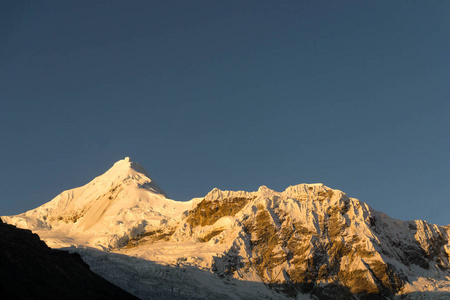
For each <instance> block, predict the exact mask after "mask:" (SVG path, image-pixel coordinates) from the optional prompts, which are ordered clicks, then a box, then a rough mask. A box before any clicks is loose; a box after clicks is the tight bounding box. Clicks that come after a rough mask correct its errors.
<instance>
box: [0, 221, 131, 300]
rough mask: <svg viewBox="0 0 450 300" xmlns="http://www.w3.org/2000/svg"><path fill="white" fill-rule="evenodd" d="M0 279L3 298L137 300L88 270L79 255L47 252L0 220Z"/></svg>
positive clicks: (34, 238)
mask: <svg viewBox="0 0 450 300" xmlns="http://www.w3.org/2000/svg"><path fill="white" fill-rule="evenodd" d="M0 278H1V280H0V297H1V298H2V299H137V298H136V297H134V296H132V295H131V294H129V293H127V292H125V291H124V290H122V289H120V288H118V287H117V286H114V285H113V284H111V283H110V282H108V281H106V280H105V279H103V278H102V277H100V276H98V275H97V274H95V273H94V272H92V271H90V270H89V266H88V265H86V264H85V263H84V262H83V261H82V260H81V258H80V256H79V255H78V254H69V253H68V252H65V251H60V250H53V249H50V248H48V247H47V245H45V243H44V242H42V241H41V240H40V239H39V237H38V236H37V235H35V234H32V233H31V232H30V231H29V230H23V229H18V228H16V227H14V226H12V225H8V224H4V223H2V222H1V220H0ZM80 287H82V288H80Z"/></svg>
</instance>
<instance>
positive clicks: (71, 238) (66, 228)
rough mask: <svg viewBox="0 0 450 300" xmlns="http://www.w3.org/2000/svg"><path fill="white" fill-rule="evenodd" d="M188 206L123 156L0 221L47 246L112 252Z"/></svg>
mask: <svg viewBox="0 0 450 300" xmlns="http://www.w3.org/2000/svg"><path fill="white" fill-rule="evenodd" d="M191 205H192V203H191V202H177V201H173V200H170V199H167V196H166V194H165V193H164V192H163V191H162V190H161V189H160V188H159V187H158V185H156V183H155V182H154V181H153V180H152V179H151V178H150V176H149V175H148V173H147V172H146V171H145V170H144V168H143V167H142V166H140V165H139V164H137V163H134V162H131V161H130V159H129V158H128V157H126V158H125V159H123V160H120V161H118V162H117V163H115V164H114V166H112V167H111V168H110V169H109V170H108V171H107V172H106V173H104V174H103V175H101V176H98V177H96V178H95V179H93V180H92V181H91V182H89V183H88V184H86V185H84V186H82V187H79V188H74V189H71V190H67V191H64V192H62V193H61V194H59V195H58V196H56V197H55V198H54V199H53V200H51V201H50V202H48V203H46V204H44V205H42V206H40V207H38V208H36V209H33V210H30V211H27V212H25V213H23V214H20V215H17V216H14V217H3V219H4V221H5V222H7V223H10V224H12V225H16V226H17V227H19V228H26V229H31V230H33V231H34V232H36V233H38V234H39V235H40V236H41V237H42V238H44V239H45V240H46V242H47V243H48V244H49V245H50V246H51V247H56V246H59V247H61V246H70V245H87V246H91V247H100V248H105V249H109V248H117V247H121V246H123V245H124V244H126V243H127V242H128V239H129V238H130V237H133V236H136V235H139V234H142V233H143V232H146V231H149V230H152V229H156V228H159V226H160V225H161V224H162V223H164V222H168V223H170V222H172V221H174V219H176V218H179V216H180V215H181V213H182V212H183V211H185V210H187V209H189V208H190V207H191Z"/></svg>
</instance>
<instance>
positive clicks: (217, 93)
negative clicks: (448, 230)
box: [0, 0, 450, 225]
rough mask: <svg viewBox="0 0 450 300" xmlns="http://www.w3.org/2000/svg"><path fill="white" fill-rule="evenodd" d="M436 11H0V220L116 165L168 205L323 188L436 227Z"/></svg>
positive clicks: (341, 6)
mask: <svg viewBox="0 0 450 300" xmlns="http://www.w3.org/2000/svg"><path fill="white" fill-rule="evenodd" d="M449 15H450V2H449V1H264V0H258V1H20V2H19V1H2V2H1V4H0V138H1V139H0V141H1V144H0V145H1V147H0V157H1V158H2V159H1V160H0V168H1V172H0V182H1V193H0V215H11V214H18V213H21V212H24V211H26V210H29V209H32V208H35V207H37V206H40V205H42V204H44V203H46V202H48V201H50V200H51V199H52V198H54V197H55V196H56V195H58V194H59V193H61V192H62V191H63V190H67V189H70V188H74V187H78V186H82V185H84V184H86V183H88V182H89V181H90V180H92V179H93V178H94V177H96V176H98V175H100V174H102V173H104V172H105V171H106V170H108V169H109V168H110V167H111V166H112V165H113V164H114V163H115V162H116V161H118V160H120V159H123V158H124V157H126V156H129V157H131V160H133V161H135V162H138V163H140V164H141V165H142V166H143V167H144V168H145V169H146V170H147V171H148V172H149V174H150V176H151V177H152V178H153V179H154V180H155V181H156V183H157V184H158V185H159V186H160V187H161V188H162V189H163V190H164V191H165V192H166V193H167V194H168V195H169V197H170V198H172V199H175V200H189V199H191V198H194V197H202V196H204V195H206V194H207V193H208V192H209V191H210V190H212V189H213V188H215V187H217V188H220V189H223V190H247V191H255V190H257V189H258V187H259V186H261V185H266V186H268V187H269V188H272V189H274V190H277V191H283V190H284V189H286V187H288V186H290V185H295V184H300V183H318V182H321V183H324V184H325V185H327V186H329V187H332V188H335V189H339V190H342V191H344V192H345V193H347V195H349V196H350V197H355V198H358V199H360V200H361V201H364V202H366V203H368V204H369V205H370V206H371V207H373V208H375V209H377V210H380V211H383V212H385V213H387V214H388V215H390V216H391V217H394V218H399V219H403V220H413V219H421V220H427V221H428V222H431V223H436V224H440V225H446V224H450V215H449V214H448V212H449V210H450V193H449V187H450V184H449V179H450V160H449V158H450V157H449V156H450V152H449V149H450V117H449V116H450V84H449V81H450V61H449V53H450V18H449V17H448V16H449Z"/></svg>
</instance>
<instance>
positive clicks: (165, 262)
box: [2, 158, 450, 299]
mask: <svg viewBox="0 0 450 300" xmlns="http://www.w3.org/2000/svg"><path fill="white" fill-rule="evenodd" d="M2 218H3V220H5V221H6V222H9V223H12V224H16V225H17V226H21V227H24V228H29V229H32V230H34V231H35V232H37V233H38V234H39V235H40V236H41V237H42V238H43V239H44V240H45V241H47V242H49V243H50V244H51V245H53V246H54V247H61V246H66V247H68V246H71V247H70V248H69V249H70V251H72V252H78V253H80V254H81V256H82V257H83V259H84V260H85V261H87V262H88V264H90V265H91V268H92V270H94V271H95V272H97V273H98V274H100V275H102V276H104V277H105V278H107V279H108V280H110V281H111V282H114V283H116V284H117V285H119V286H121V287H122V288H124V289H126V290H128V291H130V292H131V293H133V294H134V295H137V296H139V297H141V298H146V297H150V296H149V295H158V298H160V299H176V298H178V299H205V298H206V299H213V298H219V299H255V298H259V299H270V298H272V299H288V298H295V297H297V299H300V298H302V297H303V298H305V299H309V298H310V297H313V298H314V297H316V298H319V299H384V298H386V299H391V298H395V297H403V298H406V299H416V298H418V299H422V298H423V297H426V298H427V299H428V298H436V299H437V298H439V297H444V298H445V297H450V263H449V257H450V245H449V233H450V227H449V226H438V225H433V224H429V223H427V222H425V221H401V220H396V219H392V218H390V217H389V216H387V215H386V214H384V213H382V212H379V211H376V210H374V209H372V208H371V207H369V206H368V205H367V204H365V203H363V202H361V201H359V200H357V199H354V198H351V197H348V196H347V195H346V194H345V193H344V192H342V191H339V190H336V189H331V188H329V187H327V186H325V185H323V184H299V185H295V186H291V187H288V188H287V189H286V190H285V191H283V192H277V191H274V190H271V189H269V188H268V187H265V186H261V187H260V188H259V189H258V191H255V192H245V191H221V190H219V189H214V190H212V191H211V192H209V193H208V194H207V195H206V196H205V197H203V198H195V199H193V200H191V201H188V202H177V201H173V200H170V199H167V197H166V195H165V194H164V192H162V190H161V189H160V188H159V187H158V186H157V185H156V184H155V183H154V182H153V181H152V180H151V179H150V178H149V176H148V174H147V173H146V172H145V171H144V169H143V168H142V167H141V166H139V165H138V164H136V163H133V162H131V161H130V160H129V159H128V158H126V159H125V160H122V161H119V162H117V163H116V164H115V165H114V166H113V167H112V168H111V169H110V170H109V171H107V172H106V173H105V174H103V175H101V176H99V177H97V178H96V179H94V180H93V181H91V182H90V183H89V184H87V185H85V186H83V187H80V188H77V189H73V190H70V191H66V192H63V193H62V194H61V195H59V196H57V197H56V198H55V199H53V200H52V201H50V202H49V203H47V204H44V205H43V206H41V207H38V208H36V209H34V210H31V211H28V212H26V213H24V214H21V215H18V216H12V217H2ZM92 248H98V249H100V250H106V251H107V252H105V251H100V250H93V249H92ZM108 251H109V252H108ZM130 277H131V278H133V280H128V281H124V280H123V278H130Z"/></svg>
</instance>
